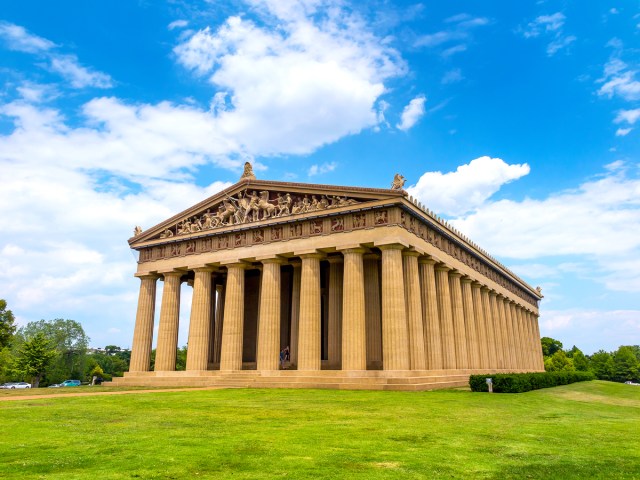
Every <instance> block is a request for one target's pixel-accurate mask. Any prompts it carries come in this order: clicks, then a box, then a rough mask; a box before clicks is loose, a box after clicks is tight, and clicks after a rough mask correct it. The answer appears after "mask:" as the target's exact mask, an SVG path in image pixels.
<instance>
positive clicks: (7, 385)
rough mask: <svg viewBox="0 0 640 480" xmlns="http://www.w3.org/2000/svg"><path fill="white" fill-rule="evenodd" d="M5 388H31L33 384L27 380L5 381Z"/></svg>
mask: <svg viewBox="0 0 640 480" xmlns="http://www.w3.org/2000/svg"><path fill="white" fill-rule="evenodd" d="M4 388H10V389H12V390H13V389H14V388H31V384H30V383H27V382H11V383H5V386H4Z"/></svg>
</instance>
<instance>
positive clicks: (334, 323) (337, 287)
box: [327, 256, 344, 369]
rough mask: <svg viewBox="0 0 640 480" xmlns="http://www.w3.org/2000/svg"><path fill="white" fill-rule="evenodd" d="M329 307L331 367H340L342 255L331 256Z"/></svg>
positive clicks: (328, 353) (329, 354)
mask: <svg viewBox="0 0 640 480" xmlns="http://www.w3.org/2000/svg"><path fill="white" fill-rule="evenodd" d="M328 261H329V308H328V312H327V323H328V329H327V330H328V336H329V338H328V342H327V343H328V345H327V347H328V348H327V359H328V360H329V367H330V368H335V369H339V368H340V366H341V362H342V298H343V295H342V284H343V281H344V280H343V270H344V269H343V262H342V257H340V256H335V257H329V258H328Z"/></svg>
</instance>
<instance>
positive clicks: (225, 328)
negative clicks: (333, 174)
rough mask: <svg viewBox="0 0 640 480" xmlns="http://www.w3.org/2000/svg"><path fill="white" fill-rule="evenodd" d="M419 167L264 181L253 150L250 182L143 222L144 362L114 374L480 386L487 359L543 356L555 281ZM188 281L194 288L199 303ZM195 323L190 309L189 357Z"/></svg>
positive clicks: (530, 362)
mask: <svg viewBox="0 0 640 480" xmlns="http://www.w3.org/2000/svg"><path fill="white" fill-rule="evenodd" d="M405 182H406V180H405V178H404V177H403V176H402V175H400V174H399V173H398V174H396V175H395V177H394V180H393V183H392V184H391V188H363V187H348V186H336V185H318V184H308V183H292V182H280V181H269V180H258V179H256V178H255V175H254V174H253V169H252V167H251V164H250V163H249V162H247V163H245V166H244V172H243V174H242V177H241V178H240V180H239V181H238V182H237V183H236V184H235V185H232V186H231V187H229V188H227V189H225V190H223V191H221V192H219V193H217V194H215V195H213V196H211V197H209V198H207V199H205V200H203V201H202V202H200V203H198V204H196V205H193V206H192V207H190V208H188V209H186V210H185V211H183V212H181V213H178V214H177V215H175V216H173V217H171V218H169V219H167V220H165V221H163V222H161V223H160V224H158V225H156V226H154V227H152V228H149V229H147V230H145V231H141V230H142V229H140V228H139V227H136V229H135V232H134V236H133V237H131V238H130V239H129V245H130V247H131V248H132V249H135V250H137V251H138V252H139V256H138V266H137V267H138V268H137V272H136V276H137V277H138V278H140V281H141V285H140V293H139V300H138V309H137V316H136V325H135V329H134V336H133V344H132V349H131V364H130V370H129V372H127V373H126V375H125V376H124V377H122V378H117V379H114V383H116V384H123V385H172V384H180V385H219V386H231V385H234V386H237V385H244V386H256V387H287V386H295V387H309V388H311V387H313V388H370V389H380V390H394V389H395V390H429V389H434V388H445V387H456V386H463V385H466V384H467V383H468V380H469V375H470V374H472V373H491V374H493V373H500V372H512V371H521V372H531V371H543V370H544V363H543V360H542V352H541V347H540V332H539V329H538V302H539V301H540V299H541V298H542V292H541V291H540V290H537V289H535V288H533V287H531V286H530V285H528V284H527V283H526V282H524V281H523V280H522V279H520V278H519V277H518V276H517V275H515V274H514V273H513V272H511V271H509V270H508V269H507V268H506V267H505V266H504V265H502V264H501V263H500V262H498V261H497V260H496V259H494V258H493V257H491V255H489V254H488V253H487V252H486V251H484V250H483V249H482V248H480V247H479V246H478V245H476V244H475V243H473V242H472V241H471V240H470V239H468V238H467V237H465V236H464V235H463V234H462V233H460V232H458V231H457V230H455V229H454V228H453V227H452V226H451V225H449V224H448V223H447V222H445V221H444V220H442V219H441V218H439V217H438V216H437V215H435V214H434V213H433V212H432V211H431V210H429V209H428V208H426V207H425V206H423V205H422V204H421V203H420V202H418V201H417V200H416V199H414V198H412V197H410V196H409V195H408V194H407V192H405V191H404V190H403V186H404V184H405ZM158 279H162V280H163V284H164V287H163V293H162V302H161V304H158V305H156V303H155V298H156V286H157V284H158ZM182 283H187V284H188V285H191V286H192V287H193V295H192V297H191V298H192V307H191V312H190V314H189V315H188V316H187V317H184V318H180V309H179V308H177V307H176V305H180V295H181V290H184V289H181V284H182ZM423 302H426V304H425V305H423ZM423 306H424V308H423ZM427 307H428V308H427ZM157 309H159V310H160V314H159V315H157V311H156V310H157ZM158 317H159V318H160V321H159V324H158V325H157V332H158V339H157V350H156V358H155V364H154V369H153V371H152V370H151V363H150V355H151V346H152V344H153V342H152V340H153V332H154V331H156V328H154V319H155V318H158ZM180 322H189V323H190V324H189V325H188V326H189V328H185V330H188V331H189V338H188V342H187V343H188V350H187V362H186V370H184V371H176V357H175V355H176V353H175V352H176V348H177V347H178V345H177V341H178V340H177V339H178V336H177V332H178V326H179V323H180ZM287 347H290V357H286V358H284V359H281V358H280V355H279V354H280V352H282V351H285V350H286V348H287ZM321 370H322V372H321V373H320V371H321Z"/></svg>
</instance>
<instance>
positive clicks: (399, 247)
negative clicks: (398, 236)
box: [376, 243, 407, 251]
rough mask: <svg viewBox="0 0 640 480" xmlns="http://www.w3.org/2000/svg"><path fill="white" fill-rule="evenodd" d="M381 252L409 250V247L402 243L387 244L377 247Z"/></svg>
mask: <svg viewBox="0 0 640 480" xmlns="http://www.w3.org/2000/svg"><path fill="white" fill-rule="evenodd" d="M376 247H378V248H379V249H380V250H382V251H384V250H404V249H405V248H407V245H403V244H402V243H387V244H386V245H376Z"/></svg>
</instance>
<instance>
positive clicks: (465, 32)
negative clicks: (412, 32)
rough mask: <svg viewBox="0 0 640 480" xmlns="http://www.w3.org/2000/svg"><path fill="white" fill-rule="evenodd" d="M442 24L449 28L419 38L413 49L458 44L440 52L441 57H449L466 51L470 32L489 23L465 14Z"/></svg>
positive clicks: (448, 19)
mask: <svg viewBox="0 0 640 480" xmlns="http://www.w3.org/2000/svg"><path fill="white" fill-rule="evenodd" d="M444 23H446V24H448V25H450V28H447V29H446V30H441V31H439V32H435V33H429V34H426V35H421V36H419V37H418V38H416V40H415V41H414V44H413V45H414V47H427V48H435V47H443V46H445V45H447V44H450V43H451V42H458V44H457V45H455V46H452V47H447V48H445V49H444V50H443V51H442V52H441V55H442V56H444V57H449V56H451V55H453V54H455V53H460V52H464V51H465V50H467V43H468V42H469V41H471V40H472V30H473V29H474V28H476V27H482V26H485V25H488V24H489V23H490V22H489V19H488V18H485V17H472V16H471V15H469V14H467V13H460V14H458V15H454V16H452V17H449V18H447V19H445V21H444Z"/></svg>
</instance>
